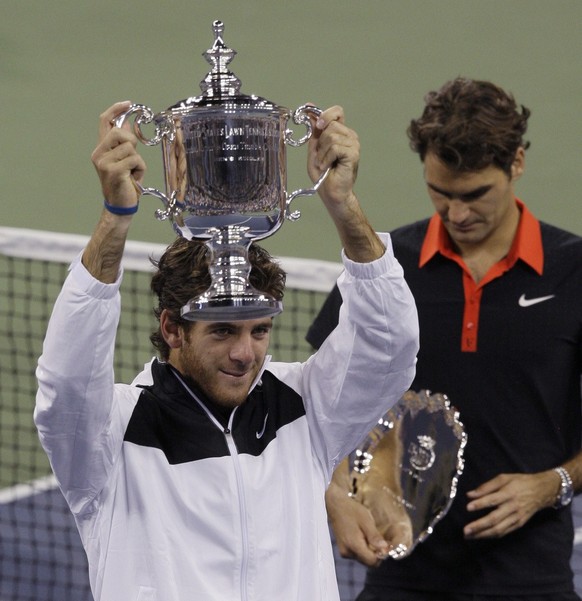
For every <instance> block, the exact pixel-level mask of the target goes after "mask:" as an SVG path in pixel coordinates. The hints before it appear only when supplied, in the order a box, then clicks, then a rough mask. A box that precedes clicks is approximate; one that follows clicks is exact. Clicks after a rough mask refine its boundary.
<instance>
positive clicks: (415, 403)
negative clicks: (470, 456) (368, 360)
mask: <svg viewBox="0 0 582 601" xmlns="http://www.w3.org/2000/svg"><path fill="white" fill-rule="evenodd" d="M466 444H467V434H466V432H465V430H464V427H463V424H462V423H461V421H460V420H459V412H458V411H457V410H456V409H455V408H454V407H453V406H452V405H451V403H450V401H449V399H448V398H447V396H446V395H444V394H440V393H431V392H430V391H429V390H421V391H419V392H414V391H412V390H409V391H407V392H406V393H404V395H403V396H402V398H401V399H400V400H399V401H398V403H396V405H394V407H392V409H390V411H388V413H386V415H385V416H384V417H383V418H381V419H380V420H379V422H378V424H377V425H376V426H375V427H374V428H373V429H372V431H371V432H370V433H369V434H368V436H367V437H366V439H365V440H364V442H363V443H362V444H361V445H360V446H359V447H358V448H357V449H356V450H355V451H354V452H353V453H352V454H351V455H350V482H351V491H350V496H351V497H353V498H354V499H355V500H357V501H359V502H360V503H362V504H363V505H365V506H366V507H367V508H368V509H369V510H370V511H371V512H372V515H373V517H374V519H375V522H376V526H377V527H378V529H379V530H380V532H381V533H382V534H383V536H384V537H385V538H386V540H387V541H389V542H391V543H392V545H393V547H392V549H391V550H390V552H389V553H388V556H389V557H392V558H393V559H402V558H404V557H407V556H408V555H410V554H411V553H412V551H413V550H414V548H415V547H416V545H418V543H421V542H422V541H424V540H425V539H426V538H427V537H428V536H429V535H430V534H431V532H432V531H433V528H434V526H435V524H436V523H437V522H439V521H440V520H442V519H443V517H444V516H445V515H446V513H447V511H448V510H449V508H450V506H451V504H452V502H453V499H454V498H455V495H456V493H457V483H458V480H459V477H460V476H461V474H462V472H463V467H464V461H463V453H464V449H465V446H466ZM383 451H387V452H386V453H384V452H383Z"/></svg>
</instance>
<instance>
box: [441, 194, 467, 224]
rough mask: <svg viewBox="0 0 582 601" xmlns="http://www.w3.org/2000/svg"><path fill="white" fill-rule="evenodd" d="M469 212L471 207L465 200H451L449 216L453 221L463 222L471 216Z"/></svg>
mask: <svg viewBox="0 0 582 601" xmlns="http://www.w3.org/2000/svg"><path fill="white" fill-rule="evenodd" d="M469 213H470V209H469V207H468V206H467V204H466V203H464V202H463V201H461V200H455V199H452V200H450V201H449V206H448V210H447V218H448V220H449V221H450V222H451V223H463V221H465V219H467V217H468V216H469Z"/></svg>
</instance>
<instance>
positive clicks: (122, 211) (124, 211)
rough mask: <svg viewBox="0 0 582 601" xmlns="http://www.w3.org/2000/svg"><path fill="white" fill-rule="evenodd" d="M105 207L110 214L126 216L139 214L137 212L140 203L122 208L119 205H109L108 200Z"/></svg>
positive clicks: (104, 201)
mask: <svg viewBox="0 0 582 601" xmlns="http://www.w3.org/2000/svg"><path fill="white" fill-rule="evenodd" d="M103 206H104V208H105V209H106V210H107V211H108V212H109V213H112V214H113V215H120V216H125V215H133V214H135V213H137V210H138V208H139V202H138V203H136V204H134V205H133V206H130V207H120V206H117V205H112V204H109V203H108V202H107V200H106V199H104V200H103Z"/></svg>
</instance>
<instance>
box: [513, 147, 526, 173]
mask: <svg viewBox="0 0 582 601" xmlns="http://www.w3.org/2000/svg"><path fill="white" fill-rule="evenodd" d="M524 171H525V150H524V148H523V146H520V147H519V148H518V149H517V152H516V153H515V158H514V159H513V163H512V164H511V179H512V180H518V179H519V178H520V177H521V176H522V175H523V172H524Z"/></svg>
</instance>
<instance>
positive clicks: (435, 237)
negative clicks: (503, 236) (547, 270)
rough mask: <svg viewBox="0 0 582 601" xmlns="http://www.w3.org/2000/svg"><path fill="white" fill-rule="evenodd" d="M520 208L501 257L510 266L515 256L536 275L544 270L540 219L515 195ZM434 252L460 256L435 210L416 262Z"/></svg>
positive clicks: (421, 260) (422, 263) (455, 257)
mask: <svg viewBox="0 0 582 601" xmlns="http://www.w3.org/2000/svg"><path fill="white" fill-rule="evenodd" d="M515 202H516V203H517V206H518V207H519V210H520V212H521V217H520V219H519V224H518V226H517V232H516V233H515V238H514V239H513V244H512V245H511V249H510V250H509V254H508V255H507V257H506V258H505V259H504V261H506V267H507V268H508V269H511V267H513V265H515V263H516V261H517V260H518V259H521V260H522V261H524V262H525V263H527V264H528V265H529V266H530V267H531V268H532V269H534V270H535V271H536V272H537V273H538V274H539V275H541V274H542V273H543V270H544V249H543V246H542V234H541V229H540V222H539V221H538V220H537V219H536V218H535V217H534V216H533V214H532V213H531V212H530V211H529V209H528V208H527V207H526V206H525V205H524V204H523V202H521V200H519V199H518V198H516V199H515ZM436 253H440V254H442V255H443V256H445V257H448V258H450V259H453V260H456V261H457V262H458V261H459V260H461V257H460V255H459V254H458V253H456V252H455V250H454V249H453V245H452V242H451V239H450V237H449V234H448V232H447V230H446V229H445V226H444V225H443V222H442V220H441V218H440V217H439V216H438V215H437V214H436V213H435V214H434V215H433V216H432V217H431V220H430V222H429V224H428V229H427V232H426V236H425V237H424V242H423V244H422V248H421V251H420V260H419V262H418V266H419V268H420V267H424V266H425V265H426V264H427V263H428V261H430V260H431V259H432V258H433V257H434V256H435V255H436Z"/></svg>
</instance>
